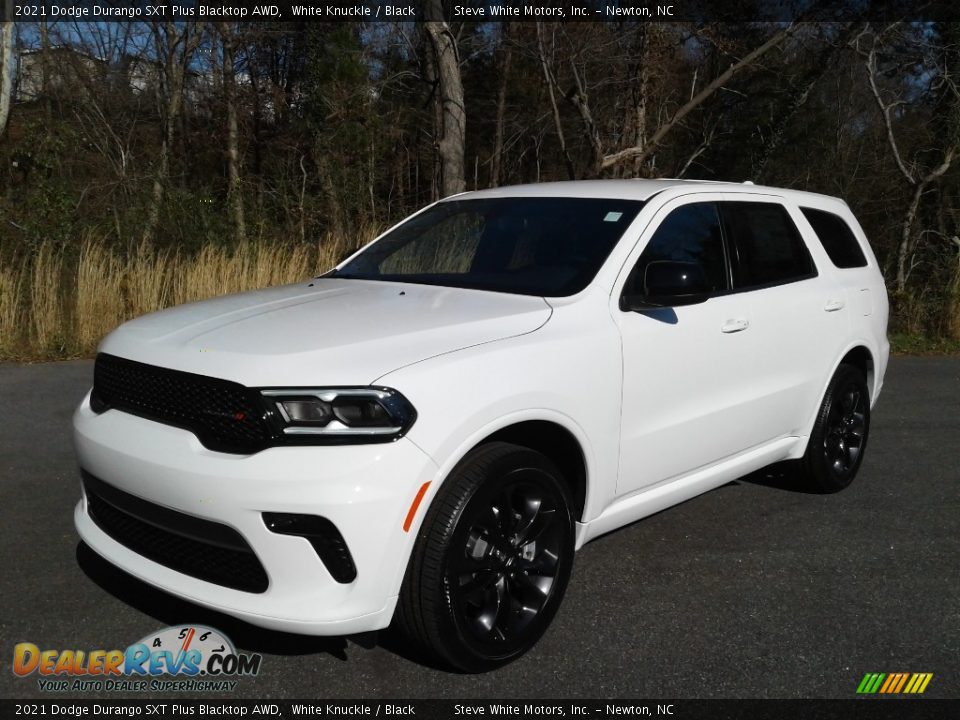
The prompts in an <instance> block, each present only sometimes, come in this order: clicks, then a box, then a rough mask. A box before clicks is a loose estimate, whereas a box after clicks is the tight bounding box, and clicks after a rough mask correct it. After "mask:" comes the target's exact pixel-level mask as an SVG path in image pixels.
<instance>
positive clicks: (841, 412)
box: [803, 365, 870, 493]
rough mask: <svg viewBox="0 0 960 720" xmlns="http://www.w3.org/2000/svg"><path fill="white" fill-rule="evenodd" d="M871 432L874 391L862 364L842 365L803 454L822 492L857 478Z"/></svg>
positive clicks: (810, 475)
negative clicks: (872, 396) (871, 407)
mask: <svg viewBox="0 0 960 720" xmlns="http://www.w3.org/2000/svg"><path fill="white" fill-rule="evenodd" d="M869 432H870V391H869V389H868V388H867V383H866V379H865V378H864V376H863V373H862V372H861V371H860V369H859V368H856V367H853V366H852V365H841V366H840V367H839V368H837V372H836V373H834V376H833V379H831V381H830V385H829V386H828V387H827V392H826V395H825V396H824V399H823V403H822V404H821V406H820V411H819V413H818V414H817V420H816V423H815V424H814V427H813V432H812V433H811V435H810V442H809V445H808V446H807V452H806V455H805V456H804V458H803V466H804V475H805V476H806V478H807V480H808V481H809V483H810V484H811V486H812V487H813V488H814V489H815V490H818V491H820V492H824V493H832V492H839V491H840V490H843V489H844V488H846V487H847V486H848V485H850V483H851V482H853V479H854V477H855V476H856V474H857V471H858V470H859V469H860V464H861V463H862V462H863V454H864V452H865V450H866V447H867V437H868V435H869Z"/></svg>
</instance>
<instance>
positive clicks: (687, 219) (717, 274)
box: [628, 202, 730, 294]
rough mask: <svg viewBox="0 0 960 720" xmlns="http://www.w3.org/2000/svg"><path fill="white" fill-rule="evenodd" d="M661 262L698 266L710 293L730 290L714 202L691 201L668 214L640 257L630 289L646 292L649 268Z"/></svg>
mask: <svg viewBox="0 0 960 720" xmlns="http://www.w3.org/2000/svg"><path fill="white" fill-rule="evenodd" d="M662 262H674V263H691V264H694V265H697V266H699V268H700V269H701V270H702V272H703V275H704V277H705V278H706V280H707V287H708V288H709V289H710V292H711V293H720V292H724V291H726V290H728V289H729V287H730V285H729V277H728V272H727V261H726V253H725V252H724V247H723V233H722V232H721V230H720V217H719V215H718V214H717V207H716V204H715V203H712V202H702V203H691V204H689V205H683V206H681V207H679V208H677V209H676V210H674V211H673V212H671V213H670V214H669V215H667V217H666V218H665V219H664V220H663V221H662V222H661V223H660V226H659V227H658V228H657V229H656V231H655V232H654V233H653V237H651V238H650V242H649V243H647V247H646V248H644V250H643V253H642V254H641V255H640V258H639V260H637V264H636V265H635V266H634V269H633V272H632V273H631V275H630V280H629V281H628V289H629V291H631V292H634V293H636V294H646V293H645V278H647V277H648V270H649V269H650V267H651V265H654V267H655V264H656V263H662Z"/></svg>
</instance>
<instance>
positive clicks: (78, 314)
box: [73, 240, 127, 351]
mask: <svg viewBox="0 0 960 720" xmlns="http://www.w3.org/2000/svg"><path fill="white" fill-rule="evenodd" d="M126 269H127V268H126V267H124V262H123V260H121V258H120V257H119V256H117V254H116V253H114V252H113V251H111V250H108V249H107V248H105V247H104V245H103V243H102V242H99V241H96V240H87V241H85V242H84V243H83V245H82V247H81V248H80V258H79V260H78V261H77V279H76V283H75V285H74V287H75V288H76V290H75V293H76V296H75V300H74V306H73V311H74V312H73V315H74V318H75V322H74V332H75V336H74V338H73V342H74V343H75V344H76V345H77V346H79V348H80V349H81V350H82V351H88V350H91V349H93V348H95V347H96V346H97V343H99V342H100V339H101V338H102V337H103V336H104V335H106V334H107V333H108V332H110V331H111V330H112V329H113V328H115V327H116V326H117V325H119V324H120V323H121V322H123V320H124V310H125V308H124V302H123V283H124V279H125V277H124V275H125V273H124V270H126Z"/></svg>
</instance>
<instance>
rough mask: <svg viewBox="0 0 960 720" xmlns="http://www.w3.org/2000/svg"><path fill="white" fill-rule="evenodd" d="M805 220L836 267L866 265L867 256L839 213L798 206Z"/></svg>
mask: <svg viewBox="0 0 960 720" xmlns="http://www.w3.org/2000/svg"><path fill="white" fill-rule="evenodd" d="M800 211H801V212H802V213H803V216H804V217H805V218H807V222H809V223H810V225H811V227H813V231H814V232H815V233H816V234H817V238H818V239H819V240H820V244H821V245H823V249H824V250H826V251H827V255H828V256H829V257H830V261H831V262H832V263H833V264H834V265H836V266H837V267H838V268H858V267H866V265H867V258H866V257H865V256H864V254H863V249H862V248H861V247H860V243H859V242H857V236H856V235H854V234H853V230H851V229H850V226H849V225H847V223H846V221H845V220H844V219H843V218H842V217H840V216H839V215H834V214H833V213H831V212H827V211H825V210H814V209H813V208H805V207H802V208H800Z"/></svg>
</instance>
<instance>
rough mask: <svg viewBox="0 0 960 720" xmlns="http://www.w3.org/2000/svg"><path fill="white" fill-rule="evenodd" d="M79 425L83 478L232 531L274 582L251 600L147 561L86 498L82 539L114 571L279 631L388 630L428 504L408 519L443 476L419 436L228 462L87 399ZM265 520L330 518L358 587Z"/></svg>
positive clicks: (178, 433)
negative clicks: (103, 523)
mask: <svg viewBox="0 0 960 720" xmlns="http://www.w3.org/2000/svg"><path fill="white" fill-rule="evenodd" d="M73 424H74V443H75V446H76V451H77V457H78V460H79V463H80V467H81V468H82V469H83V470H85V471H86V472H88V473H90V474H91V475H94V476H95V477H97V478H99V479H100V480H102V481H103V482H105V483H107V484H108V485H111V486H113V487H115V488H118V489H119V490H122V491H123V492H125V493H128V494H130V495H133V496H136V497H137V498H141V499H143V500H146V501H148V502H150V503H153V504H155V505H159V506H162V507H165V508H170V509H172V510H175V511H178V512H180V513H185V514H187V515H192V516H194V517H198V518H201V519H204V520H209V521H212V522H217V523H221V524H223V525H227V526H229V527H231V528H233V529H234V530H236V531H237V532H239V533H240V535H241V536H242V537H243V539H245V540H246V542H247V543H248V544H249V545H250V547H251V548H252V549H253V552H254V553H255V554H256V556H257V558H258V559H259V561H260V563H261V564H262V565H263V567H264V569H265V571H266V574H267V577H268V580H269V584H268V587H267V589H266V590H265V591H264V592H262V593H251V592H244V591H241V590H235V589H231V588H227V587H224V586H222V585H219V584H215V583H212V582H208V581H205V580H202V579H199V578H197V577H192V576H190V575H185V574H183V573H181V572H177V571H176V570H173V569H171V568H169V567H167V566H165V565H161V564H159V563H157V562H154V561H152V560H149V559H147V558H146V557H144V556H142V555H140V554H138V553H136V552H134V551H132V550H130V549H129V548H128V547H126V546H125V545H123V544H121V543H120V542H118V541H117V540H115V539H114V538H113V537H111V536H110V535H108V534H107V533H106V532H104V531H103V530H102V529H101V528H100V526H98V525H97V524H96V522H94V520H93V518H92V517H91V515H90V513H89V511H88V507H87V501H86V497H84V498H83V499H82V500H81V501H80V503H79V504H78V505H77V508H76V511H75V513H74V521H75V524H76V527H77V531H78V532H79V534H80V537H81V538H82V539H83V540H84V541H85V542H86V543H87V544H88V545H89V546H90V547H91V548H92V549H93V550H94V551H96V552H97V553H98V554H100V555H102V556H103V557H104V558H106V559H107V560H109V561H110V562H112V563H113V564H115V565H117V566H118V567H120V568H122V569H123V570H125V571H126V572H128V573H130V574H131V575H133V576H135V577H137V578H139V579H141V580H144V581H145V582H147V583H149V584H151V585H155V586H157V587H159V588H162V589H163V590H165V591H167V592H169V593H172V594H174V595H176V596H178V597H181V598H183V599H186V600H189V601H191V602H194V603H197V604H199V605H204V606H206V607H210V608H213V609H216V610H219V611H221V612H224V613H227V614H229V615H233V616H235V617H238V618H241V619H243V620H246V621H248V622H250V623H252V624H254V625H258V626H261V627H267V628H271V629H275V630H284V631H289V632H298V633H304V634H310V635H343V634H351V633H359V632H366V631H369V630H377V629H380V628H383V627H386V626H387V625H388V624H389V623H390V619H391V617H392V616H393V610H394V607H395V606H396V601H397V594H398V593H399V588H400V584H401V582H402V579H403V573H404V571H405V569H406V564H407V559H408V558H409V555H410V551H411V549H412V546H413V541H414V539H415V538H416V533H417V527H418V526H419V521H420V520H421V519H422V516H423V513H424V512H425V511H426V507H427V506H428V503H429V500H430V498H429V497H426V498H424V501H423V503H422V504H421V506H420V509H419V511H418V513H417V516H416V519H415V522H414V523H413V525H412V526H411V527H410V528H409V531H408V532H407V531H404V529H403V525H404V520H405V519H406V516H407V513H408V511H409V509H410V506H411V503H412V502H413V500H414V498H415V497H416V496H417V492H418V490H419V489H420V487H421V486H422V485H423V484H424V483H426V482H428V481H431V480H433V478H434V474H435V472H436V470H437V468H436V465H435V464H434V463H433V461H432V460H431V459H430V458H429V457H428V456H427V455H426V454H425V453H424V452H422V451H421V450H420V449H419V448H418V447H417V446H416V445H414V444H413V443H412V442H410V441H409V440H407V439H401V440H398V441H397V442H394V443H389V444H377V445H344V446H322V447H321V446H318V447H277V448H270V449H267V450H264V451H262V452H259V453H256V454H254V455H247V456H240V455H229V454H225V453H218V452H213V451H211V450H208V449H206V448H204V447H203V446H202V445H201V444H200V442H199V441H198V440H197V439H196V437H194V436H193V435H192V434H191V433H190V432H188V431H186V430H181V429H179V428H174V427H170V426H167V425H163V424H160V423H157V422H153V421H150V420H145V419H143V418H139V417H136V416H133V415H129V414H127V413H124V412H120V411H117V410H108V411H107V412H105V413H103V414H100V415H98V414H96V413H94V412H93V411H92V410H91V409H90V405H89V396H88V397H87V398H85V399H84V401H83V403H82V404H81V405H80V407H79V408H78V409H77V411H76V413H75V414H74V418H73ZM430 489H431V490H433V489H434V486H433V485H432V486H431V488H430ZM265 512H268V513H298V514H309V515H318V516H322V517H324V518H327V519H328V520H330V521H331V522H332V523H333V524H334V525H335V526H336V527H337V529H338V530H339V531H340V533H341V534H342V535H343V538H344V540H345V541H346V544H347V546H348V547H349V550H350V553H351V554H352V556H353V560H354V563H355V565H356V570H357V576H356V579H354V580H353V581H352V582H349V583H340V582H337V581H336V580H334V578H333V577H331V575H330V572H329V571H328V570H327V568H326V566H325V565H324V564H323V562H322V561H321V560H320V558H319V557H318V555H317V552H316V551H315V550H314V548H313V546H312V545H311V544H310V542H309V541H308V540H306V539H305V538H302V537H296V536H290V535H281V534H276V533H274V532H271V531H270V530H269V529H268V528H267V526H266V525H265V524H264V520H263V515H262V514H263V513H265Z"/></svg>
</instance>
